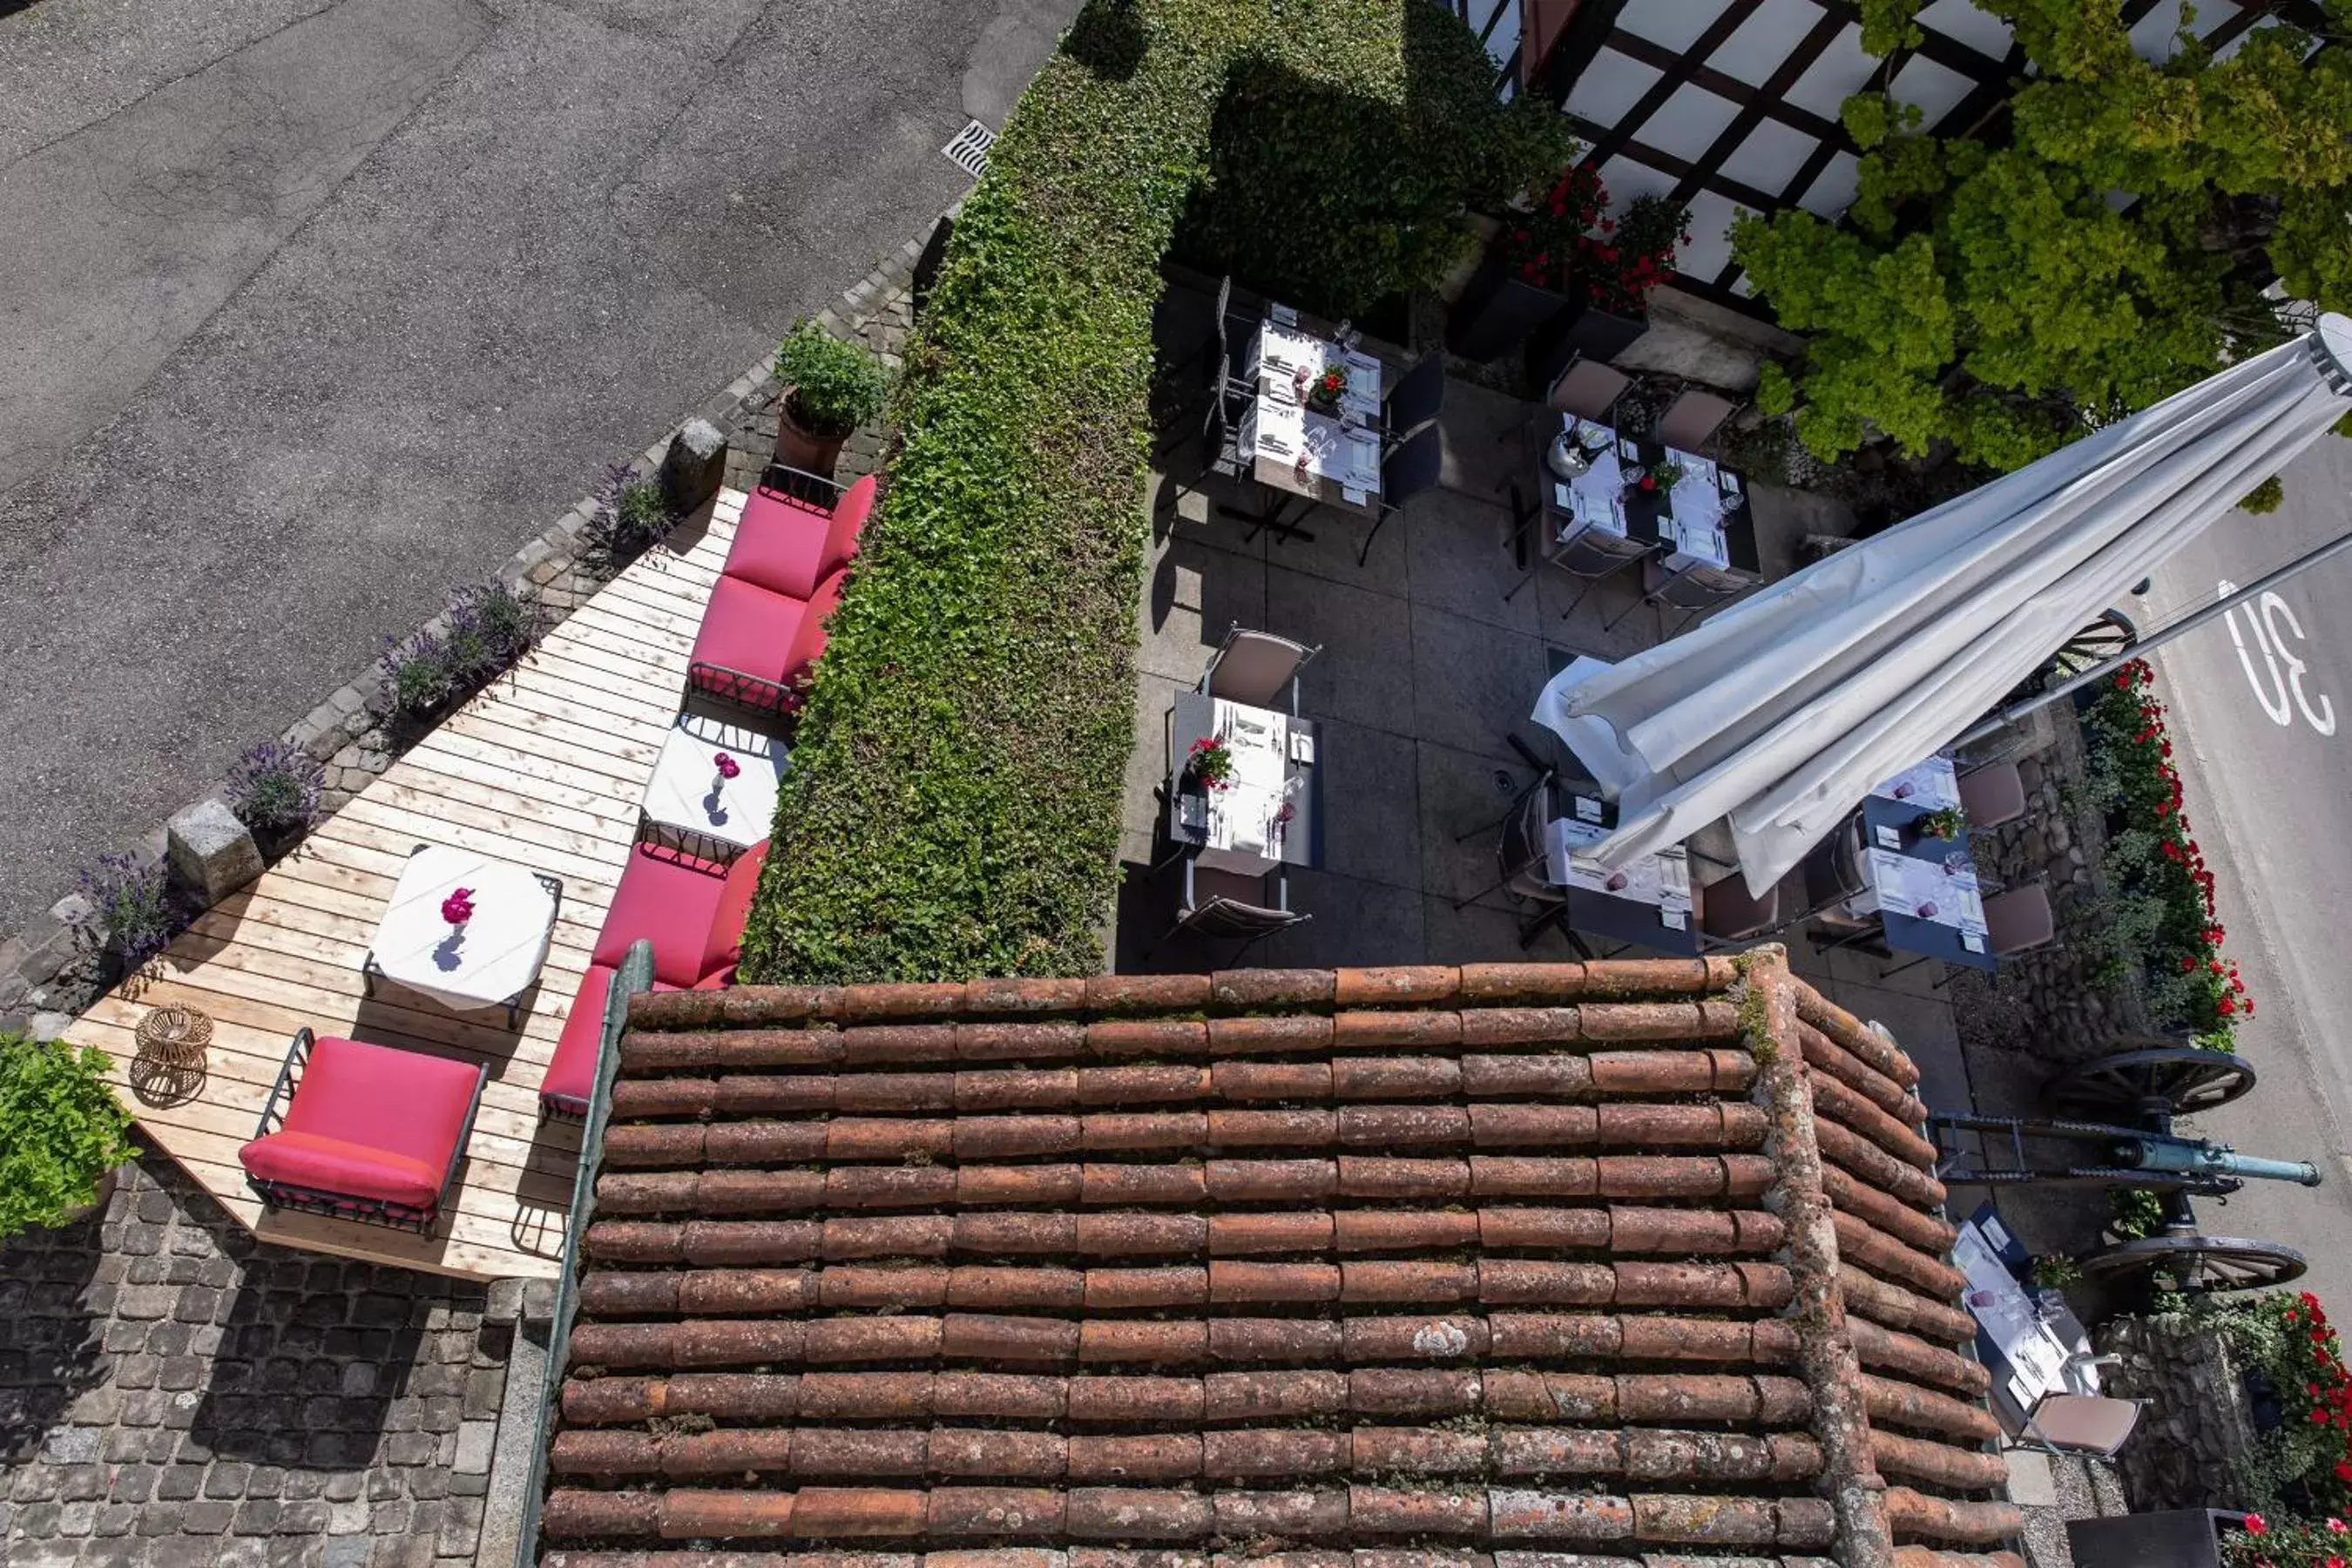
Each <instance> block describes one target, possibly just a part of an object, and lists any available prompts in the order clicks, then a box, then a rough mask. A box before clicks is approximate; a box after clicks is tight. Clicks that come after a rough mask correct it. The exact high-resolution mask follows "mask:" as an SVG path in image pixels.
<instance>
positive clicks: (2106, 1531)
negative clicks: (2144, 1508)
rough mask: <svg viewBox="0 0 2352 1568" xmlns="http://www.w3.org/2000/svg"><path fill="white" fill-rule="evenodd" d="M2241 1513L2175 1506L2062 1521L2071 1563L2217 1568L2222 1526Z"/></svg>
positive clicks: (2078, 1567) (2090, 1567) (2094, 1567)
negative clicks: (2112, 1516)
mask: <svg viewBox="0 0 2352 1568" xmlns="http://www.w3.org/2000/svg"><path fill="white" fill-rule="evenodd" d="M2245 1517H2246V1516H2245V1515H2244V1514H2242V1513H2232V1512H2230V1511H2229V1510H2225V1509H2218V1508H2178V1509H2168V1510H2166V1511H2164V1512H2162V1513H2127V1514H2121V1515H2118V1516H2117V1517H2116V1518H2114V1519H2077V1520H2072V1521H2068V1523H2067V1525H2066V1545H2067V1547H2068V1549H2069V1550H2070V1551H2072V1552H2073V1553H2074V1568H2221V1534H2222V1531H2224V1529H2226V1528H2228V1527H2231V1526H2234V1525H2236V1524H2237V1523H2238V1522H2239V1521H2241V1520H2242V1519H2244V1518H2245Z"/></svg>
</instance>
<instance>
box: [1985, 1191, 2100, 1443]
mask: <svg viewBox="0 0 2352 1568" xmlns="http://www.w3.org/2000/svg"><path fill="white" fill-rule="evenodd" d="M1990 1206H1991V1205H1985V1207H1984V1208H1981V1209H1979V1211H1978V1212H1977V1214H1976V1215H1973V1216H1971V1217H1970V1218H1969V1219H1966V1220H1963V1221H1961V1222H1960V1226H1959V1231H1958V1235H1957V1236H1956V1237H1954V1238H1953V1241H1952V1266H1953V1267H1954V1268H1958V1270H1959V1271H1960V1272H1961V1273H1962V1274H1963V1275H1965V1276H1966V1277H1967V1279H1968V1289H1967V1290H1966V1291H1965V1292H1963V1294H1962V1297H1961V1300H1962V1302H1963V1304H1964V1305H1965V1306H1966V1307H1967V1309H1968V1313H1969V1317H1971V1318H1973V1319H1975V1320H1976V1324H1977V1359H1978V1360H1979V1361H1980V1362H1982V1363H1984V1365H1985V1369H1986V1370H1987V1371H1988V1372H1990V1373H1991V1374H1992V1381H1993V1393H1994V1394H1995V1395H1996V1396H1997V1397H1996V1400H1995V1405H1996V1408H1997V1409H1999V1408H2000V1406H2004V1405H2005V1406H2007V1408H2006V1409H2005V1410H2001V1412H2000V1413H2001V1414H2002V1415H2004V1416H2005V1417H2006V1419H2007V1423H2008V1424H2009V1425H2010V1426H2011V1429H2012V1430H2014V1431H2022V1430H2023V1429H2024V1426H2025V1424H2026V1423H2027V1422H2028V1421H2030V1420H2031V1419H2032V1415H2033V1411H2034V1407H2035V1406H2036V1405H2040V1404H2041V1403H2042V1400H2043V1399H2044V1398H2046V1397H2048V1396H2049V1395H2050V1394H2097V1393H2098V1392H2099V1374H2098V1369H2097V1367H2096V1366H2095V1365H2094V1364H2093V1363H2092V1361H2091V1345H2090V1339H2089V1336H2088V1335H2087V1334H2085V1333H2084V1331H2083V1325H2082V1324H2081V1322H2080V1321H2077V1320H2076V1319H2075V1317H2074V1313H2073V1312H2071V1311H2069V1310H2067V1309H2066V1307H2065V1305H2064V1301H2063V1298H2058V1299H2057V1300H2055V1302H2054V1303H2051V1304H2045V1300H2044V1299H2043V1298H2042V1297H2041V1296H2039V1295H2036V1294H2032V1293H2029V1292H2028V1291H2027V1289H2025V1287H2024V1286H2022V1285H2021V1284H2020V1283H2019V1282H2018V1279H2017V1275H2016V1274H2015V1273H2014V1272H2013V1271H2012V1270H2011V1268H2010V1265H2009V1264H2008V1262H2007V1261H2006V1258H2005V1255H2007V1254H2009V1253H2011V1252H2015V1251H2018V1250H2019V1249H2018V1248H2016V1247H2014V1245H2013V1244H2011V1243H2010V1241H2009V1237H2008V1232H2007V1230H2006V1228H2005V1227H2004V1226H2002V1225H2001V1223H2000V1220H1999V1218H1998V1217H1997V1216H1995V1215H1992V1214H1991V1213H1990V1212H1989V1211H1990ZM2054 1294H2055V1293H2054V1292H2053V1296H2054Z"/></svg>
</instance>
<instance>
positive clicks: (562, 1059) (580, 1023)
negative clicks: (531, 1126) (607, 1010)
mask: <svg viewBox="0 0 2352 1568" xmlns="http://www.w3.org/2000/svg"><path fill="white" fill-rule="evenodd" d="M615 973H618V972H617V971H615V970H614V968H613V967H612V966H611V965H610V964H604V963H592V964H590V965H589V966H588V973H585V974H583V975H582V976H581V977H580V991H579V994H577V995H575V996H573V997H572V1011H571V1012H570V1013H568V1014H566V1015H565V1016H564V1019H563V1033H562V1037H559V1038H558V1039H557V1040H556V1042H555V1055H554V1056H553V1057H551V1058H549V1060H548V1064H547V1076H546V1077H545V1078H543V1079H540V1082H539V1097H540V1098H541V1100H553V1101H555V1102H556V1103H557V1104H558V1105H560V1106H561V1107H562V1109H564V1110H569V1111H571V1112H572V1114H573V1115H575V1116H585V1115H587V1114H588V1098H589V1096H590V1095H592V1094H593V1093H594V1092H595V1089H596V1047H597V1045H598V1044H599V1042H600V1041H602V1039H603V1038H604V1001H605V998H606V997H608V996H609V995H611V994H612V991H613V976H614V974H615ZM654 989H655V990H656V991H675V990H677V986H675V985H665V984H662V983H661V982H660V981H658V980H656V981H655V982H654Z"/></svg>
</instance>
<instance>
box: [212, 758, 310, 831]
mask: <svg viewBox="0 0 2352 1568" xmlns="http://www.w3.org/2000/svg"><path fill="white" fill-rule="evenodd" d="M325 783H326V776H325V773H324V772H323V771H322V770H321V769H320V766H319V763H318V760H317V759H316V758H314V757H312V756H311V755H310V752H305V751H302V750H300V749H299V747H295V746H289V745H288V744H287V743H286V742H283V741H264V742H262V743H261V744H259V745H257V746H255V747H253V748H252V749H250V750H249V751H247V752H246V753H245V754H244V755H243V756H241V757H239V758H238V759H237V760H236V767H235V768H234V769H232V770H231V771H230V773H229V778H228V806H229V809H230V810H231V811H234V812H235V813H236V819H237V820H238V821H239V822H242V823H244V824H245V825H246V826H247V827H249V828H251V829H253V830H254V831H255V832H256V833H284V832H287V831H289V830H290V829H293V828H297V827H308V826H310V822H311V819H312V818H314V817H316V816H318V814H319V792H320V789H321V788H322V787H323V786H324V784H325Z"/></svg>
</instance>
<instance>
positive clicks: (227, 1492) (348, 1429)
mask: <svg viewBox="0 0 2352 1568" xmlns="http://www.w3.org/2000/svg"><path fill="white" fill-rule="evenodd" d="M522 1301H523V1291H522V1289H521V1281H520V1280H515V1281H508V1282H504V1283H502V1284H500V1285H497V1286H492V1287H488V1288H487V1289H486V1288H484V1287H482V1286H479V1285H467V1284H463V1283H460V1282H458V1281H456V1280H451V1279H439V1278H436V1277H434V1276H430V1275H425V1274H417V1273H412V1272H410V1271H408V1270H406V1269H400V1268H376V1267H373V1266H371V1265H368V1264H364V1263H346V1262H342V1261H341V1260H339V1259H336V1258H323V1257H320V1256H318V1255H315V1254H310V1253H300V1252H294V1251H290V1250H289V1249H287V1248H284V1247H273V1246H270V1245H268V1244H266V1243H263V1242H259V1241H257V1240H255V1239H254V1237H252V1235H251V1234H250V1233H248V1232H247V1230H246V1229H245V1227H244V1226H241V1225H239V1224H237V1223H236V1220H235V1219H233V1218H231V1217H230V1216H229V1215H227V1214H226V1213H225V1212H224V1211H223V1210H222V1209H221V1208H220V1207H219V1205H216V1204H215V1203H214V1202H213V1201H212V1200H211V1199H210V1198H209V1197H207V1196H206V1195H205V1194H204V1193H203V1192H202V1191H200V1190H199V1189H198V1188H197V1187H196V1186H195V1185H194V1184H193V1183H192V1182H190V1181H189V1180H188V1179H187V1178H186V1176H184V1174H182V1173H181V1172H180V1170H179V1168H178V1167H177V1166H176V1165H174V1164H173V1163H172V1161H171V1160H170V1159H169V1158H168V1157H167V1156H165V1155H163V1154H162V1153H159V1152H153V1151H152V1150H150V1151H147V1152H142V1154H141V1155H140V1157H139V1158H138V1159H137V1160H135V1161H134V1162H132V1163H131V1164H129V1165H127V1166H125V1167H123V1170H122V1173H121V1180H120V1182H119V1183H118V1184H117V1186H116V1189H115V1192H114V1194H113V1196H112V1197H111V1198H110V1200H109V1202H108V1203H107V1205H106V1206H105V1208H104V1209H103V1211H102V1212H101V1213H100V1214H99V1215H93V1216H92V1217H90V1218H89V1219H88V1220H85V1221H83V1222H81V1223H80V1224H78V1225H72V1226H64V1227H62V1228H60V1229H57V1230H37V1231H34V1232H31V1233H29V1234H27V1235H26V1236H21V1237H16V1238H14V1239H13V1240H10V1241H8V1242H5V1243H0V1563H5V1564H6V1565H7V1568H66V1565H68V1564H72V1565H75V1568H101V1565H102V1568H146V1565H152V1568H262V1565H264V1564H268V1565H269V1568H434V1565H435V1564H436V1563H437V1564H439V1565H440V1568H457V1564H459V1563H466V1564H471V1563H473V1561H474V1556H475V1552H476V1549H477V1546H478V1542H479V1540H480V1538H481V1535H482V1521H483V1510H484V1508H485V1503H486V1498H487V1496H488V1491H489V1479H490V1468H491V1465H490V1459H491V1454H492V1450H493V1448H494V1447H496V1438H497V1436H498V1432H499V1416H500V1406H501V1401H502V1397H503V1394H504V1392H505V1384H506V1369H507V1363H508V1358H509V1353H510V1352H511V1351H512V1348H513V1345H514V1340H515V1334H516V1331H517V1320H518V1317H519V1315H520V1311H521V1308H522ZM542 1310H543V1309H542Z"/></svg>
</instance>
